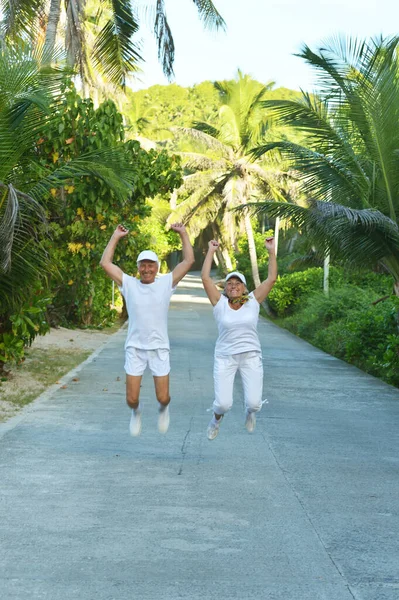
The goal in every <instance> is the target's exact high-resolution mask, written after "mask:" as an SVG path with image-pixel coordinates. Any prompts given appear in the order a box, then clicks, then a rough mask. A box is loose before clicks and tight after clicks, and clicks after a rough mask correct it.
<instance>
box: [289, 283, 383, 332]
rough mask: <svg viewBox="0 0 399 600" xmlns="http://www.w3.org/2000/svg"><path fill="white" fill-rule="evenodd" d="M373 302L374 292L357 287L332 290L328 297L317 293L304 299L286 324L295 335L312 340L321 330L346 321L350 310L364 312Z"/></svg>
mask: <svg viewBox="0 0 399 600" xmlns="http://www.w3.org/2000/svg"><path fill="white" fill-rule="evenodd" d="M373 300H375V294H374V293H373V292H371V291H370V290H362V289H361V288H357V287H355V286H345V287H340V288H337V289H332V290H331V291H330V293H329V295H328V296H326V295H325V294H324V293H322V292H316V293H313V294H312V295H310V296H309V297H308V298H306V299H305V298H303V300H302V304H301V305H299V306H298V305H297V307H298V309H297V310H296V311H295V313H294V314H293V315H292V316H289V317H287V319H286V321H285V324H286V326H287V327H289V328H290V330H291V331H293V332H294V333H296V334H298V335H299V336H301V337H303V338H305V339H310V338H311V337H312V336H313V335H314V334H315V332H317V331H318V330H319V329H321V328H325V327H328V326H329V325H330V324H331V323H333V322H335V321H339V320H340V319H345V318H346V317H347V314H348V310H349V309H354V310H364V309H366V308H367V307H368V306H369V305H370V304H371V302H372V301H373Z"/></svg>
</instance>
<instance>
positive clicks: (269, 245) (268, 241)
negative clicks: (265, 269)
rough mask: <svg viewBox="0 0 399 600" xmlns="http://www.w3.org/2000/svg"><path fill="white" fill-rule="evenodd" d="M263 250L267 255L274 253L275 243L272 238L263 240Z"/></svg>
mask: <svg viewBox="0 0 399 600" xmlns="http://www.w3.org/2000/svg"><path fill="white" fill-rule="evenodd" d="M265 248H266V250H267V251H268V252H269V253H274V254H275V253H276V242H275V239H274V237H268V238H266V239H265Z"/></svg>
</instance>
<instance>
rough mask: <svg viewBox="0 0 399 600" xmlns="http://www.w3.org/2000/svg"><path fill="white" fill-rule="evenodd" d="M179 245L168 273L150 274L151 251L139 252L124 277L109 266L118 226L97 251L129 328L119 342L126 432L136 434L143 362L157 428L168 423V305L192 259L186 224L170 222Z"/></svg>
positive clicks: (153, 268) (155, 264)
mask: <svg viewBox="0 0 399 600" xmlns="http://www.w3.org/2000/svg"><path fill="white" fill-rule="evenodd" d="M171 229H173V231H176V232H177V233H178V234H179V235H180V238H181V241H182V245H183V260H182V261H181V262H180V263H179V264H178V265H177V266H176V267H175V268H174V269H173V272H172V273H168V274H167V275H163V276H162V277H159V278H156V275H157V273H158V269H159V260H158V257H157V255H156V254H155V252H152V251H151V250H144V251H143V252H141V253H140V254H139V256H138V257H137V267H138V273H139V276H140V279H136V277H131V276H130V275H126V273H124V272H123V271H122V269H120V268H119V267H118V266H117V265H115V264H113V262H112V261H113V258H114V252H115V248H116V246H117V244H118V242H119V240H120V239H122V238H123V237H126V236H127V235H128V234H129V231H128V229H126V228H125V227H123V225H118V227H117V228H116V229H115V231H114V233H113V234H112V237H111V239H110V241H109V242H108V245H107V247H106V248H105V250H104V253H103V255H102V258H101V261H100V265H101V266H102V268H103V269H104V271H105V272H106V273H107V275H109V277H111V279H113V280H114V281H115V283H116V284H117V285H118V286H119V289H120V290H121V293H122V294H123V296H124V298H125V302H126V308H127V312H128V315H129V326H128V332H127V337H126V343H125V371H126V402H127V404H128V406H129V407H130V408H131V409H132V414H131V418H130V426H129V429H130V433H131V435H133V436H137V435H140V432H141V405H140V403H139V395H140V385H141V379H142V376H143V373H144V371H145V369H146V367H147V366H148V367H149V368H150V370H151V372H152V374H153V377H154V385H155V393H156V397H157V400H158V402H159V405H160V407H159V418H158V430H159V431H160V432H161V433H166V432H167V430H168V427H169V402H170V396H169V371H170V362H169V337H168V323H167V319H168V308H169V303H170V298H171V296H172V294H173V292H174V290H175V287H176V285H177V284H178V283H179V281H180V280H181V279H183V277H184V276H185V275H186V274H187V273H188V271H189V269H190V268H191V266H192V265H193V263H194V252H193V248H192V246H191V243H190V240H189V237H188V234H187V231H186V228H185V227H184V225H183V224H182V223H174V224H173V225H171Z"/></svg>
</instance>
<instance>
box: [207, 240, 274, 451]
mask: <svg viewBox="0 0 399 600" xmlns="http://www.w3.org/2000/svg"><path fill="white" fill-rule="evenodd" d="M265 246H266V249H267V251H268V252H269V270H268V277H267V279H266V280H265V281H263V282H262V283H261V284H260V285H259V286H258V287H257V288H256V290H255V291H253V292H251V293H250V294H249V293H248V290H247V287H246V280H245V277H244V275H243V274H242V273H239V272H238V271H234V272H233V273H229V275H227V277H226V284H225V288H224V291H223V293H221V292H220V291H219V290H218V288H217V287H216V285H215V284H214V283H213V281H212V279H211V276H210V272H211V266H212V261H213V256H214V254H215V252H216V251H217V250H218V248H219V243H218V242H217V241H215V240H211V241H210V242H209V247H208V253H207V255H206V257H205V260H204V264H203V267H202V271H201V276H202V283H203V285H204V288H205V291H206V293H207V296H208V298H209V300H210V302H211V304H212V306H213V307H214V308H213V314H214V317H215V320H216V323H217V326H218V330H219V337H218V339H217V341H216V347H215V363H214V371H213V377H214V385H215V400H214V403H213V413H214V414H213V417H212V419H211V422H210V423H209V426H208V429H207V436H208V439H210V440H213V439H215V437H216V436H217V435H218V433H219V427H220V424H221V422H222V419H223V416H224V415H225V414H226V412H227V411H229V410H230V408H231V407H232V404H233V384H234V378H235V374H236V373H237V371H239V372H240V375H241V379H242V384H243V388H244V401H245V408H246V413H245V427H246V428H247V430H248V431H249V432H250V433H251V432H252V431H253V430H254V429H255V424H256V416H255V414H256V412H258V411H259V410H260V409H261V407H262V388H263V365H262V351H261V346H260V341H259V337H258V333H257V325H258V319H259V305H260V303H261V302H263V301H264V300H265V298H266V296H267V295H268V294H269V292H270V290H271V289H272V287H273V285H274V283H275V281H276V278H277V260H276V250H275V243H274V238H272V237H270V238H267V239H266V241H265Z"/></svg>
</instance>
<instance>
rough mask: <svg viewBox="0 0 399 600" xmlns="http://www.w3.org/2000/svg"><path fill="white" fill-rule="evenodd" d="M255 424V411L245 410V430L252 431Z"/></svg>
mask: <svg viewBox="0 0 399 600" xmlns="http://www.w3.org/2000/svg"><path fill="white" fill-rule="evenodd" d="M255 425H256V415H255V413H254V412H248V411H247V413H246V418H245V427H246V428H247V431H249V433H252V432H253V430H254V429H255Z"/></svg>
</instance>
